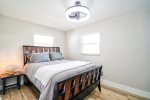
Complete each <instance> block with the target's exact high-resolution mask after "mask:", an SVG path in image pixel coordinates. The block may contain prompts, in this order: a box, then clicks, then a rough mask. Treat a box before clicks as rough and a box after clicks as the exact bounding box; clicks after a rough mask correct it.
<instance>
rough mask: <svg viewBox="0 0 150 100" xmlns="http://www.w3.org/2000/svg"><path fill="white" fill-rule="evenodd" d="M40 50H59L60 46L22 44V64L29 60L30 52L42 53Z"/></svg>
mask: <svg viewBox="0 0 150 100" xmlns="http://www.w3.org/2000/svg"><path fill="white" fill-rule="evenodd" d="M42 52H60V48H59V47H42V46H26V45H24V46H23V57H24V65H25V64H26V63H28V62H29V61H30V58H29V56H28V55H30V54H31V53H42Z"/></svg>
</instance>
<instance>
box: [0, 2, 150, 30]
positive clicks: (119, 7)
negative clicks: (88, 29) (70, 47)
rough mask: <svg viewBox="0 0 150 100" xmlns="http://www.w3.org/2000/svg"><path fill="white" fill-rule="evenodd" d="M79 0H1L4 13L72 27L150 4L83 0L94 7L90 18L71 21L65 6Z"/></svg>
mask: <svg viewBox="0 0 150 100" xmlns="http://www.w3.org/2000/svg"><path fill="white" fill-rule="evenodd" d="M74 1H77V0H0V15H4V16H9V17H13V18H17V19H21V20H25V21H29V22H32V23H36V24H41V25H45V26H49V27H52V28H56V29H59V30H62V31H68V30H72V29H75V28H78V27H80V26H83V25H87V24H91V23H94V22H97V21H100V20H104V19H107V18H110V17H113V16H117V15H121V14H124V13H129V12H132V11H136V10H141V9H146V8H150V0H80V1H81V4H82V5H86V6H88V7H89V8H90V11H91V16H90V19H89V20H87V21H85V22H82V23H73V22H68V21H67V20H66V18H65V10H66V9H67V7H69V6H70V5H73V2H74Z"/></svg>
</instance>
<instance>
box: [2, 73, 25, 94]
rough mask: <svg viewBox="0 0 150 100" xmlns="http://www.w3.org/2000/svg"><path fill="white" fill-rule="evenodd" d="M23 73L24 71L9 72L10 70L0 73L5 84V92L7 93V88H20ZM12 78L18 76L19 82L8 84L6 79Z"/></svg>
mask: <svg viewBox="0 0 150 100" xmlns="http://www.w3.org/2000/svg"><path fill="white" fill-rule="evenodd" d="M22 75H23V73H22V72H21V71H16V72H14V73H11V74H9V73H8V72H6V73H3V74H1V75H0V78H1V80H2V85H3V94H5V90H6V89H8V88H11V87H16V86H17V87H18V89H20V85H21V83H20V81H21V76H22ZM10 78H17V82H16V83H15V84H11V85H6V81H7V79H10Z"/></svg>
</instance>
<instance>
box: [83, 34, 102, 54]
mask: <svg viewBox="0 0 150 100" xmlns="http://www.w3.org/2000/svg"><path fill="white" fill-rule="evenodd" d="M95 34H99V43H86V44H98V45H99V53H97V54H96V53H95V54H94V53H84V52H83V48H84V42H83V39H82V38H83V36H88V35H89V36H90V35H93V34H88V35H83V36H82V37H81V54H82V55H87V56H100V54H101V51H100V49H101V45H100V43H101V35H100V33H95Z"/></svg>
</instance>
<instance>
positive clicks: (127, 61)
mask: <svg viewBox="0 0 150 100" xmlns="http://www.w3.org/2000/svg"><path fill="white" fill-rule="evenodd" d="M95 32H99V33H100V34H101V55H100V56H86V55H81V52H80V51H81V45H80V44H81V40H80V38H81V36H82V35H86V34H92V33H95ZM66 41H67V42H66V43H67V56H68V58H70V59H77V60H79V59H80V60H85V61H91V62H94V63H96V64H97V65H101V64H102V65H103V66H104V67H103V72H104V76H103V79H105V80H108V81H111V82H115V83H119V84H123V85H126V86H129V87H132V88H136V89H140V90H143V91H147V92H150V10H147V11H137V12H134V13H129V14H126V15H122V16H117V17H112V18H110V19H107V20H104V21H99V22H97V23H95V24H91V25H87V26H84V27H81V28H79V29H76V30H72V31H69V32H67V35H66Z"/></svg>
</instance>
